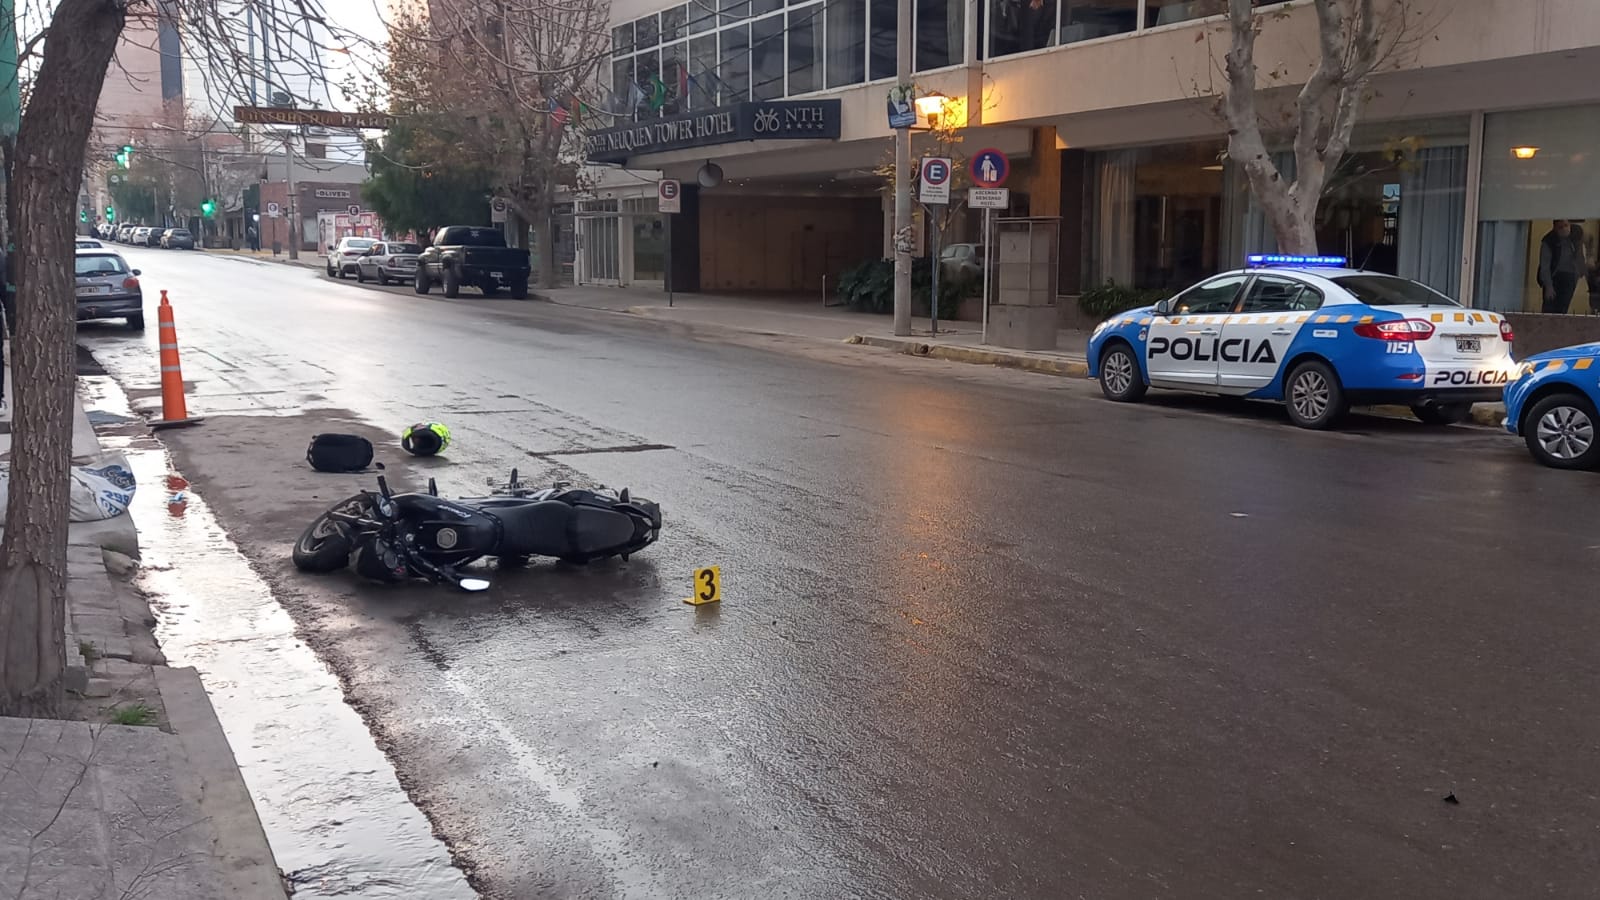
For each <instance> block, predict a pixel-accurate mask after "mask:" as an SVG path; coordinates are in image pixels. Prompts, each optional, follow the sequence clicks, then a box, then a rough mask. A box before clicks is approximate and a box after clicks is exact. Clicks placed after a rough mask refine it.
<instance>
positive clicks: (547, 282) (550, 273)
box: [533, 191, 556, 290]
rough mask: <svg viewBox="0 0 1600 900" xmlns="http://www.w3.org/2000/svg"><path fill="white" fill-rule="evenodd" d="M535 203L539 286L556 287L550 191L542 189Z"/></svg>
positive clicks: (535, 241)
mask: <svg viewBox="0 0 1600 900" xmlns="http://www.w3.org/2000/svg"><path fill="white" fill-rule="evenodd" d="M533 204H534V205H533V208H534V216H533V245H534V251H533V252H534V253H535V254H536V255H537V256H538V257H539V286H540V287H542V288H544V289H546V290H549V289H551V288H554V287H556V246H555V241H553V240H551V239H550V238H551V234H550V231H551V226H552V225H553V224H554V218H555V217H554V216H553V215H552V214H551V203H550V195H549V193H547V192H545V191H540V192H539V196H538V197H536V198H535V199H534V201H533Z"/></svg>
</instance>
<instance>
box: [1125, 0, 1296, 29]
mask: <svg viewBox="0 0 1600 900" xmlns="http://www.w3.org/2000/svg"><path fill="white" fill-rule="evenodd" d="M1280 2H1282V0H1255V2H1254V3H1253V4H1251V5H1253V6H1258V7H1259V6H1271V5H1272V4H1274V3H1280ZM1227 12H1228V0H1145V4H1144V23H1145V27H1146V28H1155V27H1157V26H1161V25H1173V24H1176V23H1178V22H1188V21H1190V20H1193V19H1203V18H1205V17H1206V16H1220V15H1224V14H1226V13H1227Z"/></svg>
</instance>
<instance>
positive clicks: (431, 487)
mask: <svg viewBox="0 0 1600 900" xmlns="http://www.w3.org/2000/svg"><path fill="white" fill-rule="evenodd" d="M428 493H429V494H431V495H432V496H435V497H437V496H439V484H438V482H436V481H434V480H433V479H432V478H429V479H428Z"/></svg>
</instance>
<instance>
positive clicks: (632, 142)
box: [584, 100, 839, 163]
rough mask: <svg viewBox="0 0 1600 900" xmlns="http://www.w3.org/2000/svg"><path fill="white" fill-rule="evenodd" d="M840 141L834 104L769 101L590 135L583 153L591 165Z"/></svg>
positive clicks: (835, 105)
mask: <svg viewBox="0 0 1600 900" xmlns="http://www.w3.org/2000/svg"><path fill="white" fill-rule="evenodd" d="M838 139H839V101H838V100H769V101H764V102H761V101H758V102H751V103H736V104H734V105H732V106H719V107H716V108H715V109H707V110H702V111H698V112H690V113H683V114H681V115H676V116H669V117H667V118H665V119H655V120H652V121H647V122H630V123H629V124H627V125H618V126H616V127H614V128H606V129H602V130H600V131H591V132H589V133H588V134H587V135H585V136H584V152H585V155H586V156H587V157H588V159H589V161H590V162H610V163H620V162H627V161H628V159H629V158H630V157H634V156H643V155H644V154H646V153H660V152H663V151H666V150H684V149H687V148H690V147H709V146H711V145H713V144H731V143H733V142H735V141H770V140H778V141H802V140H825V141H828V140H838Z"/></svg>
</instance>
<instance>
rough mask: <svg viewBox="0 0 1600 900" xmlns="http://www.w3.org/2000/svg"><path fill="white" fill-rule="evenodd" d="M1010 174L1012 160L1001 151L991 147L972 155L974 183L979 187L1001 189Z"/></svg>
mask: <svg viewBox="0 0 1600 900" xmlns="http://www.w3.org/2000/svg"><path fill="white" fill-rule="evenodd" d="M1010 174H1011V160H1009V159H1006V155H1005V154H1004V153H1001V152H1000V151H999V150H996V149H994V148H993V147H990V148H989V149H987V150H979V151H978V152H977V153H974V154H972V183H973V184H975V185H977V186H978V187H986V188H995V187H999V186H1000V185H1002V184H1005V183H1006V176H1007V175H1010Z"/></svg>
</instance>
